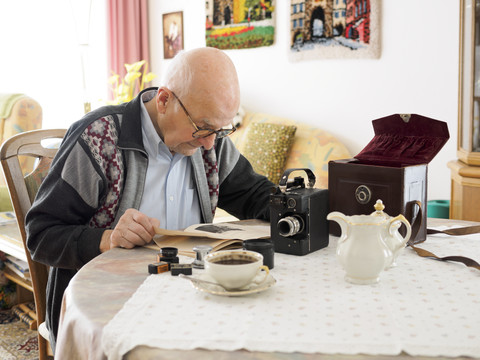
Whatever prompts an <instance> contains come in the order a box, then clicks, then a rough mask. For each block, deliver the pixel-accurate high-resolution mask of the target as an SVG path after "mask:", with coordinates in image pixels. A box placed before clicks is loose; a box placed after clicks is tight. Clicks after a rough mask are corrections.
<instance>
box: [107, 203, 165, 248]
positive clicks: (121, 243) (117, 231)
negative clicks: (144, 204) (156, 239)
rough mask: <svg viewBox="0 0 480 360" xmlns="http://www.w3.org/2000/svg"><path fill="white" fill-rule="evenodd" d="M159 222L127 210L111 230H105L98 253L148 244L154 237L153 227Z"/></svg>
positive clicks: (136, 211)
mask: <svg viewBox="0 0 480 360" xmlns="http://www.w3.org/2000/svg"><path fill="white" fill-rule="evenodd" d="M159 226H160V221H159V220H157V219H154V218H151V217H148V216H147V215H145V214H143V213H141V212H140V211H138V210H135V209H128V210H127V211H125V214H123V215H122V217H121V218H120V220H119V221H118V223H117V225H116V226H115V228H114V229H113V230H105V232H104V233H103V235H102V240H101V242H100V252H105V251H107V250H110V249H112V248H115V247H121V248H125V249H132V248H134V247H136V246H144V245H146V244H148V243H150V242H151V241H152V239H153V236H154V235H155V227H159Z"/></svg>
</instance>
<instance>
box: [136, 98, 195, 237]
mask: <svg viewBox="0 0 480 360" xmlns="http://www.w3.org/2000/svg"><path fill="white" fill-rule="evenodd" d="M147 94H148V93H145V94H144V95H143V98H142V100H144V101H145V99H146V96H148V95H147ZM150 95H151V94H150ZM140 116H141V120H142V137H143V145H144V147H145V150H146V151H147V154H148V168H147V175H146V179H145V189H144V192H143V197H142V201H141V202H140V209H139V210H140V212H142V213H144V214H146V215H148V216H150V217H153V218H156V219H158V220H160V227H161V228H163V229H169V230H183V229H185V228H186V227H188V226H190V225H192V224H198V223H200V221H201V213H200V204H199V201H198V195H197V189H196V187H195V182H194V180H193V173H192V165H191V161H190V157H189V156H185V155H182V154H177V153H175V154H173V155H172V153H171V152H170V150H169V149H168V147H167V146H166V145H165V143H164V142H163V141H162V139H161V138H160V136H159V135H158V134H157V132H156V130H155V128H154V126H153V123H152V120H151V119H150V116H149V115H148V112H147V109H146V108H145V105H144V104H143V101H142V102H141V115H140Z"/></svg>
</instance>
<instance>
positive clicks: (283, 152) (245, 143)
mask: <svg viewBox="0 0 480 360" xmlns="http://www.w3.org/2000/svg"><path fill="white" fill-rule="evenodd" d="M270 125H273V128H272V127H270ZM282 137H288V139H287V140H288V141H282V140H285V139H282ZM231 139H232V141H233V142H234V144H235V146H236V147H237V149H238V150H239V151H240V152H241V153H242V154H243V155H244V156H245V157H246V158H247V159H248V160H249V161H250V162H251V163H252V166H253V167H254V168H255V170H256V171H257V172H259V173H261V174H263V175H266V176H267V177H268V178H269V179H270V180H271V181H272V182H274V183H278V180H279V179H280V177H281V175H283V172H284V170H286V169H291V168H309V169H310V170H312V171H313V173H314V174H315V177H316V183H315V187H316V188H327V186H328V162H329V161H330V160H337V159H348V158H351V155H350V152H349V151H348V149H347V148H346V147H345V145H344V144H342V143H341V142H340V141H338V140H337V139H336V138H335V137H334V136H333V135H331V134H330V133H328V132H327V131H325V130H323V129H321V128H319V127H317V126H314V125H309V124H305V123H302V122H299V121H295V120H291V119H287V118H282V117H278V116H274V115H269V114H264V113H246V114H245V116H244V117H243V119H242V121H241V123H240V125H239V126H238V128H237V131H235V132H234V133H233V134H232V135H231ZM268 143H274V144H273V145H268ZM278 143H281V145H280V146H278V145H277V144H278ZM262 161H264V164H262ZM275 161H276V162H277V164H278V166H276V167H275V171H274V172H273V173H272V172H271V171H270V172H269V171H267V166H266V165H268V163H274V162H275ZM294 174H295V173H294Z"/></svg>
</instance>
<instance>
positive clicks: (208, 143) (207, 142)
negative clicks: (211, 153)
mask: <svg viewBox="0 0 480 360" xmlns="http://www.w3.org/2000/svg"><path fill="white" fill-rule="evenodd" d="M216 136H217V135H216V134H212V135H210V136H207V137H204V138H200V139H199V140H200V144H202V146H203V147H204V148H205V150H210V149H211V148H212V147H213V144H214V143H215V137H216Z"/></svg>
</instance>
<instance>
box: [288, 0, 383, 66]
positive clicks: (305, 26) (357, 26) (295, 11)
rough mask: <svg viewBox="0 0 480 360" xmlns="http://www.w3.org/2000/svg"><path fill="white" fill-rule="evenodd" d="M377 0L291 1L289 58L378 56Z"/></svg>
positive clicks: (294, 59)
mask: <svg viewBox="0 0 480 360" xmlns="http://www.w3.org/2000/svg"><path fill="white" fill-rule="evenodd" d="M380 2H381V1H380V0H290V36H289V45H290V54H289V55H290V56H289V57H290V60H293V61H297V60H312V59H321V58H323V59H325V58H327V59H328V58H330V59H334V58H337V59H340V58H379V57H380V14H381V11H380Z"/></svg>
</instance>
